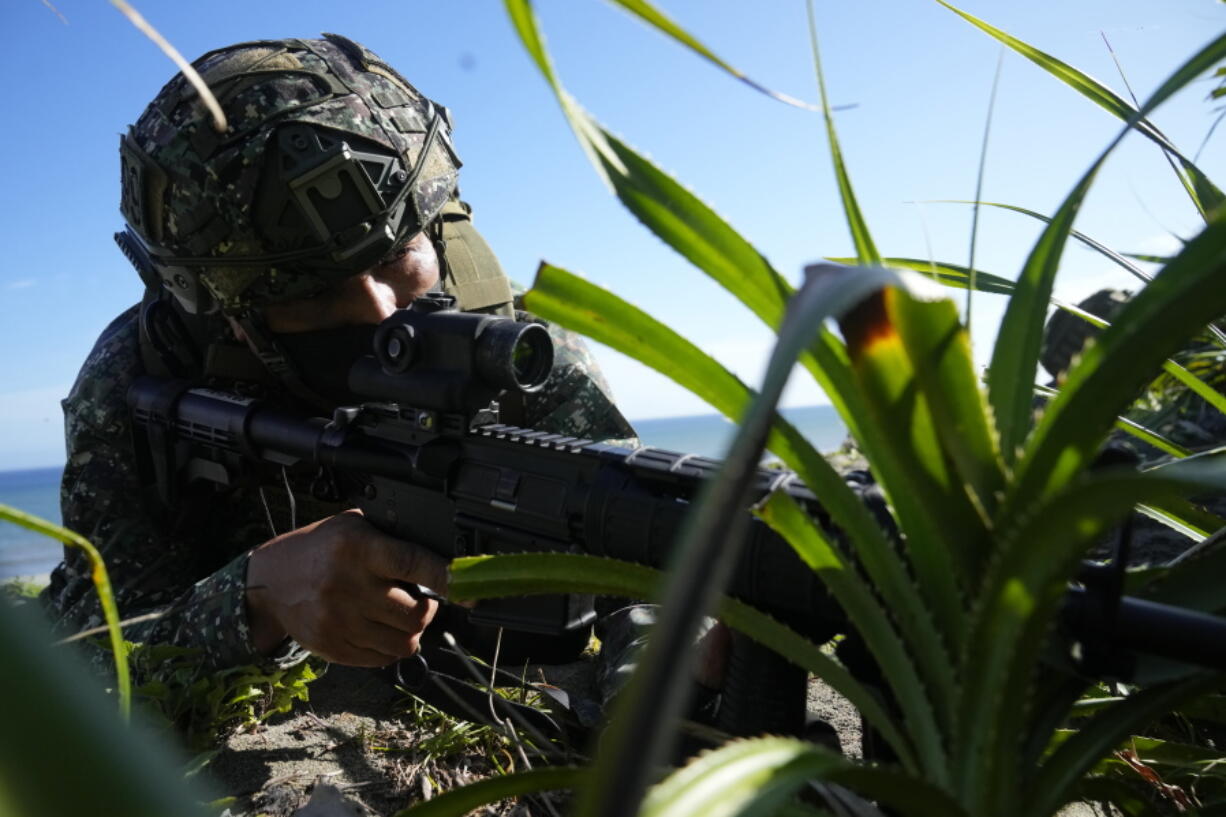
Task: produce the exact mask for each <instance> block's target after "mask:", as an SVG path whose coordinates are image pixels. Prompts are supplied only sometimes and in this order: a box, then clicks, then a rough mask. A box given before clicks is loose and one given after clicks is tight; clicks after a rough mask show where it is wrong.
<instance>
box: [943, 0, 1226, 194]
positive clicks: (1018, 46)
mask: <svg viewBox="0 0 1226 817" xmlns="http://www.w3.org/2000/svg"><path fill="white" fill-rule="evenodd" d="M936 2H938V3H940V4H941V5H942V6H945V8H947V9H949V10H950V11H952V12H954V13H955V14H957V15H958V16H959V17H961V18H963V19H964V20H966V21H967V22H969V23H970V24H971V25H973V26H975V27H976V28H978V29H980V30H981V31H984V32H986V33H987V34H989V35H991V36H992V37H995V38H996V39H997V40H999V41H1000V42H1002V43H1004V44H1005V45H1007V46H1009V47H1010V48H1012V49H1013V50H1014V51H1016V52H1017V53H1019V54H1021V55H1022V56H1023V57H1025V58H1026V59H1028V60H1030V61H1031V62H1033V63H1034V64H1035V65H1037V66H1039V67H1040V68H1042V69H1043V70H1045V71H1047V72H1048V73H1049V74H1051V75H1052V76H1054V77H1056V78H1057V79H1059V80H1060V81H1061V82H1063V83H1064V84H1066V85H1068V86H1069V87H1070V88H1072V89H1073V90H1075V91H1077V92H1078V93H1079V94H1081V95H1082V96H1084V97H1085V98H1087V99H1089V100H1090V101H1092V102H1094V103H1095V104H1097V105H1099V106H1100V107H1102V108H1104V109H1105V110H1107V111H1110V112H1111V113H1112V114H1114V115H1115V116H1116V117H1118V118H1119V119H1120V120H1122V121H1124V122H1134V121H1135V122H1136V129H1137V130H1138V131H1140V132H1141V133H1142V134H1144V135H1145V136H1147V137H1148V138H1149V139H1150V140H1151V141H1153V142H1154V143H1155V144H1157V145H1158V146H1159V147H1160V148H1162V150H1164V151H1167V152H1169V153H1170V154H1172V155H1174V156H1175V157H1176V158H1177V159H1179V162H1180V164H1181V165H1182V166H1183V169H1184V174H1181V175H1180V182H1181V183H1182V184H1183V185H1184V187H1185V188H1186V189H1187V191H1188V194H1189V196H1191V198H1192V203H1193V204H1194V205H1196V209H1197V210H1198V211H1199V212H1200V214H1201V216H1202V217H1204V218H1208V215H1209V213H1211V212H1212V211H1214V210H1216V209H1217V208H1218V207H1219V206H1220V205H1221V204H1222V203H1223V202H1226V196H1223V195H1222V191H1220V190H1218V189H1217V187H1216V186H1214V184H1213V182H1211V181H1209V179H1208V177H1207V176H1205V174H1204V173H1202V172H1201V171H1200V169H1199V168H1197V167H1196V165H1195V164H1193V163H1192V162H1191V161H1190V160H1189V159H1187V158H1186V157H1184V155H1183V154H1182V153H1180V152H1179V151H1178V150H1177V149H1176V148H1175V146H1174V145H1173V144H1171V141H1170V140H1169V139H1167V137H1166V136H1165V134H1163V133H1162V131H1160V130H1158V128H1157V127H1155V126H1154V125H1153V124H1152V123H1151V122H1149V121H1148V120H1147V119H1145V118H1144V114H1142V115H1138V113H1139V112H1138V110H1137V108H1135V107H1134V106H1133V105H1131V104H1129V103H1128V101H1127V100H1125V99H1124V98H1123V97H1121V96H1120V95H1119V94H1117V93H1115V92H1114V91H1112V90H1111V89H1110V88H1108V87H1107V86H1106V85H1103V84H1102V83H1101V82H1099V81H1098V80H1096V79H1094V78H1092V77H1090V76H1088V75H1086V74H1084V73H1082V72H1081V71H1078V70H1077V69H1076V68H1074V67H1073V66H1071V65H1068V64H1067V63H1064V62H1062V61H1061V60H1058V59H1056V58H1055V57H1053V56H1051V55H1050V54H1046V53H1044V52H1042V51H1040V50H1039V49H1037V48H1035V47H1034V46H1031V45H1028V44H1027V43H1024V42H1022V41H1021V40H1019V39H1017V38H1016V37H1012V36H1010V35H1009V34H1006V33H1005V32H1004V31H1001V30H1000V29H999V28H996V27H995V26H992V25H990V24H988V23H986V22H984V21H983V20H980V19H979V18H977V17H975V16H973V15H970V14H967V13H966V12H964V11H961V10H960V9H958V8H955V7H954V6H953V5H951V4H950V3H947V2H946V0H936ZM1185 174H1186V175H1185Z"/></svg>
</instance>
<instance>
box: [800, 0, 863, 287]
mask: <svg viewBox="0 0 1226 817" xmlns="http://www.w3.org/2000/svg"><path fill="white" fill-rule="evenodd" d="M805 8H806V9H807V11H808V17H809V43H810V48H812V50H813V68H814V71H815V72H816V74H817V89H818V91H819V92H820V93H821V102H822V118H823V119H824V120H825V123H826V139H827V140H828V142H829V145H830V158H831V160H832V161H833V163H834V175H835V178H836V179H837V180H838V184H839V197H840V198H841V199H842V201H843V214H844V215H845V216H846V218H847V227H848V229H850V230H851V239H852V243H853V244H854V245H855V247H856V258H857V259H859V263H860V265H861V266H865V267H869V266H872V267H879V266H881V254H880V253H878V252H877V247H876V245H875V244H874V243H873V238H872V236H871V235H869V231H868V223H867V222H866V221H865V220H864V214H863V213H862V212H861V211H860V204H859V202H858V201H857V200H856V194H855V191H853V190H852V187H851V177H850V176H849V175H848V174H847V166H846V164H845V163H844V161H843V150H842V148H841V147H839V137H838V135H837V134H836V133H835V130H834V114H833V113H832V112H831V110H830V99H829V97H828V96H827V95H826V77H825V74H824V73H823V72H822V58H821V51H820V49H819V48H818V45H817V21H816V19H815V18H814V14H813V0H806V3H805Z"/></svg>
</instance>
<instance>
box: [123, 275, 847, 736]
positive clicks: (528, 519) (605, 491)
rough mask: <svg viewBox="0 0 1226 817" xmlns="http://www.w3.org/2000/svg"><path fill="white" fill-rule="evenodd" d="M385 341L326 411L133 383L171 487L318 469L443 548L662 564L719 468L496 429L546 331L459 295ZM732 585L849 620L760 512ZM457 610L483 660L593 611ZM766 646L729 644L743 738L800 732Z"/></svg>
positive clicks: (395, 530) (546, 649) (766, 603)
mask: <svg viewBox="0 0 1226 817" xmlns="http://www.w3.org/2000/svg"><path fill="white" fill-rule="evenodd" d="M373 345H374V349H373V354H372V355H369V356H366V357H363V358H361V359H359V360H357V361H356V362H355V363H354V364H353V366H352V367H351V369H350V372H349V390H350V391H351V392H353V393H354V394H355V395H356V396H357V397H359V398H361V401H360V402H359V403H358V404H357V405H353V406H345V407H341V408H338V409H336V410H335V411H334V413H333V415H332V417H331V418H323V417H313V416H308V415H305V414H298V413H295V412H292V411H288V410H285V409H284V408H280V407H277V406H275V405H273V404H270V403H267V402H265V401H261V400H258V399H252V398H248V397H243V396H240V395H237V394H232V393H228V392H222V391H218V390H215V389H210V388H203V387H197V386H194V385H193V384H192V383H190V382H188V381H182V380H171V379H160V378H152V377H141V378H138V379H137V380H136V381H135V383H134V384H133V385H132V387H131V389H130V391H129V393H128V402H129V405H130V408H131V411H132V416H133V419H134V425H135V427H137V428H141V429H143V431H144V434H145V435H146V437H147V439H148V442H149V444H150V446H149V447H150V449H152V450H153V451H154V457H155V459H160V460H162V461H163V463H164V464H163V465H162V466H160V467H158V468H156V469H155V470H157V471H158V472H159V477H158V481H159V482H161V483H165V484H164V485H163V486H162V493H163V495H164V496H168V495H169V494H170V492H171V491H173V490H174V486H175V485H181V484H185V483H187V482H190V481H193V480H206V481H209V482H213V483H216V484H219V485H222V486H233V485H238V484H241V483H242V482H243V481H244V480H246V481H247V482H250V481H251V479H252V476H253V471H254V472H256V476H258V472H259V470H260V469H265V470H266V473H264V474H263V476H264V478H265V480H266V481H267V482H272V481H273V479H274V478H275V476H276V474H275V473H274V470H275V469H279V468H281V467H287V468H294V467H299V468H301V467H304V466H307V467H310V468H312V469H316V470H317V471H318V477H317V478H316V479H315V481H314V486H313V488H312V490H313V492H316V494H317V496H318V497H319V498H321V499H330V500H339V501H341V502H343V503H346V504H347V505H348V506H349V507H357V508H360V509H361V510H362V512H363V513H364V514H365V516H366V518H367V519H368V520H369V521H370V522H372V523H373V524H374V525H375V526H377V527H378V528H380V529H381V530H383V531H384V532H386V533H388V534H390V535H392V536H395V537H397V538H400V539H404V540H406V541H411V542H415V543H418V544H420V545H422V546H424V547H427V548H429V549H430V550H432V551H434V552H435V553H438V554H439V555H441V556H443V557H444V558H446V559H452V558H456V557H460V556H470V555H476V554H490V553H495V554H496V553H522V552H577V553H587V554H592V555H600V556H609V557H613V558H617V559H624V560H629V561H633V562H638V563H641V564H645V565H649V566H652V567H665V566H667V563H668V560H669V554H670V551H671V547H672V544H673V542H674V540H675V539H676V537H677V533H678V531H679V529H680V527H681V525H682V523H683V520H684V517H685V512H686V510H687V508H688V503H689V502H690V501H691V500H692V499H693V498H694V496H695V494H696V492H697V491H698V490H699V489H700V487H701V486H702V485H703V483H704V482H705V481H706V480H708V479H709V478H710V477H711V476H712V475H713V474H714V472H715V471H716V469H717V468H718V467H719V465H720V463H719V462H718V461H716V460H712V459H708V458H705V457H700V456H696V455H690V454H678V453H674V452H670V451H663V450H659V449H655V448H650V447H642V448H638V449H636V450H630V449H627V448H622V447H618V446H615V445H609V444H605V443H599V442H593V441H591V440H586V439H578V438H575V437H569V436H565V435H562V434H551V433H546V432H544V431H538V430H532V429H525V428H518V427H513V426H509V425H504V424H500V423H499V422H497V420H498V408H499V407H498V403H497V402H496V400H495V398H497V397H499V396H501V395H502V394H504V393H505V392H507V391H518V392H526V393H531V392H534V391H536V390H538V389H540V388H541V387H542V385H543V384H544V383H545V381H546V379H547V378H548V375H549V372H550V370H551V365H552V358H553V347H552V343H551V341H550V338H549V333H548V331H547V330H546V329H545V328H544V327H542V326H540V325H539V324H531V323H518V322H515V321H512V320H510V319H507V318H499V317H494V316H488V315H478V314H471V313H464V312H459V311H456V310H455V309H454V306H453V305H452V304H451V303H449V299H448V297H447V296H429V297H424V298H419V299H417V300H416V301H415V302H414V304H413V306H412V307H411V308H410V309H405V310H400V311H399V312H397V313H396V314H395V315H393V316H392V317H389V318H388V319H387V320H386V321H385V322H384V323H382V324H381V325H380V326H379V327H378V329H377V330H376V332H375V336H374V344H373ZM790 476H791V475H790V474H789V473H788V472H780V471H778V470H770V469H765V468H763V469H760V471H759V473H758V475H757V479H758V487H759V489H760V492H761V493H762V494H765V493H766V492H767V491H768V490H770V489H772V488H774V487H777V486H779V484H780V483H781V481H782V482H783V483H784V484H783V485H782V488H781V490H785V491H787V492H788V493H789V494H790V495H791V496H792V497H794V498H795V499H797V500H798V501H800V502H801V503H802V504H803V505H805V506H806V507H807V508H809V509H810V510H811V511H812V512H813V513H814V514H816V515H820V513H821V511H820V508H819V506H818V504H817V500H816V497H814V496H813V494H812V493H811V492H810V491H809V489H808V488H806V487H805V486H804V485H802V484H801V483H800V482H799V481H797V480H794V479H791V478H790ZM747 513H748V511H747ZM729 592H730V593H731V594H732V595H734V596H736V597H738V598H740V599H742V600H744V601H747V602H749V603H750V604H753V605H755V606H757V607H759V608H760V609H762V610H764V611H766V612H768V613H771V614H773V615H774V616H775V617H777V618H778V619H780V620H782V621H784V622H786V623H788V624H789V625H791V626H792V627H793V628H795V629H796V630H797V631H799V632H801V633H803V634H805V635H807V636H809V637H810V638H813V639H815V640H816V641H818V642H819V643H820V642H824V641H826V640H828V639H829V638H830V637H831V636H833V635H834V634H835V633H837V632H838V631H839V628H840V623H841V621H842V615H841V612H840V611H839V609H838V608H837V606H835V605H834V603H833V602H832V600H831V599H830V598H829V596H828V595H827V594H826V592H825V591H824V589H823V587H822V585H821V582H820V580H819V579H817V577H816V576H815V575H814V573H813V572H812V571H811V570H809V569H808V568H807V567H806V566H805V565H804V564H803V562H801V560H800V559H799V558H798V557H797V556H796V554H795V553H794V551H793V550H792V548H791V547H790V546H789V545H788V544H787V543H786V542H785V541H784V540H783V539H782V538H780V537H779V536H778V535H777V534H776V533H774V532H773V531H772V530H770V528H768V527H767V526H766V525H765V524H763V523H761V522H760V521H757V520H754V521H752V522H751V523H750V525H749V532H748V533H747V534H746V537H745V541H744V542H743V543H742V545H741V556H740V562H739V565H738V568H737V570H736V572H735V577H734V579H733V582H732V586H731V587H730V588H729ZM445 612H446V614H447V616H449V617H450V619H449V620H447V621H445V622H443V623H440V622H438V621H436V623H435V624H434V625H432V627H431V628H430V629H431V630H441V629H447V630H449V631H451V632H457V631H458V632H459V633H460V634H461V635H460V636H459V637H460V640H461V642H466V645H467V646H468V647H470V648H475V649H476V651H477V652H479V653H480V652H488V651H489V645H490V644H492V642H493V638H494V636H495V634H496V633H497V631H498V628H502V629H503V630H504V631H505V633H504V636H503V639H502V652H501V654H502V656H503V657H504V658H507V657H508V656H510V658H509V660H515V659H523V658H528V657H530V658H532V659H534V660H539V661H545V662H551V661H559V660H571V659H572V658H574V657H575V656H576V655H577V654H578V651H579V650H580V649H582V647H583V646H585V645H586V644H587V641H588V635H589V632H590V628H591V625H592V623H593V622H594V620H595V617H596V613H595V605H594V600H593V598H592V597H590V596H586V595H579V594H569V595H552V596H535V597H521V598H507V599H496V600H490V601H483V602H481V603H479V604H478V605H477V606H476V607H475V608H474V609H472V610H464V609H462V608H459V607H455V606H450V607H447V608H446V609H445ZM515 634H521V635H520V636H519V637H518V638H516V637H515ZM755 647H756V645H753V643H752V642H749V641H747V640H746V641H745V642H744V644H743V645H742V646H738V647H736V648H734V651H733V653H734V655H733V658H732V662H731V664H732V667H731V670H730V672H729V677H730V680H729V683H730V684H731V688H730V689H729V690H727V691H726V693H725V701H727V702H726V703H723V704H721V711H722V715H721V720H720V723H721V725H722V726H723V727H724V728H726V729H728V730H729V731H733V732H751V731H755V730H757V729H774V730H785V731H797V727H796V724H797V723H801V724H803V717H804V705H805V695H804V680H805V679H804V675H803V673H800V672H799V671H798V670H796V669H795V668H793V667H791V665H789V664H787V663H786V662H785V661H783V660H782V659H779V658H778V657H777V656H775V654H774V653H771V652H770V651H768V650H765V649H764V648H757V649H755ZM771 667H774V668H775V669H774V670H772V669H770V668H771ZM783 679H787V680H783ZM733 700H739V701H742V702H743V703H742V704H741V705H740V706H738V705H736V704H733V703H731V702H732V701H733ZM772 701H773V702H774V704H773V705H772V704H771V703H769V702H772Z"/></svg>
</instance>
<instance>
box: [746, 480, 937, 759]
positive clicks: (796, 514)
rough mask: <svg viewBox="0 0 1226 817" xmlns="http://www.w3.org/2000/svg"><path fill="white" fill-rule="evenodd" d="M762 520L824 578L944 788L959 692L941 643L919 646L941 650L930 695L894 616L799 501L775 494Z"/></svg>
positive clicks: (763, 510) (934, 655)
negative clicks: (945, 742) (938, 716)
mask: <svg viewBox="0 0 1226 817" xmlns="http://www.w3.org/2000/svg"><path fill="white" fill-rule="evenodd" d="M758 515H759V516H761V518H762V519H764V520H765V521H766V523H767V524H768V525H770V526H771V528H773V529H774V530H776V531H778V532H779V534H780V535H782V536H783V537H784V538H786V539H787V540H788V542H789V543H790V544H791V545H792V548H793V549H794V550H795V551H796V552H797V554H798V555H799V556H800V557H801V559H803V560H804V562H805V564H807V565H808V566H809V567H810V568H812V569H813V571H814V572H815V573H817V575H818V576H819V577H821V579H822V581H823V582H824V583H825V585H826V587H827V588H829V590H830V593H831V594H832V595H833V596H834V597H835V599H836V600H837V601H838V602H839V606H840V607H842V608H843V609H844V610H845V611H846V612H847V615H848V618H849V619H850V620H851V621H854V622H855V623H856V631H857V632H858V633H859V635H860V636H861V637H862V638H863V639H864V643H865V644H866V645H867V646H868V648H869V650H870V651H871V652H872V654H873V657H874V659H876V662H877V665H878V666H879V667H880V668H881V676H882V678H884V679H885V682H886V684H887V685H888V686H889V687H890V689H891V690H893V693H894V694H893V697H894V700H895V701H897V703H898V707H899V709H900V710H901V711H902V714H903V718H904V720H905V722H906V724H907V733H908V734H909V735H910V736H911V739H912V742H913V743H914V745H915V750H916V755H917V756H918V757H919V758H920V759H921V762H922V763H923V766H924V769H925V771H926V776H927V778H928V779H930V780H933V781H934V782H944V781H943V777H944V775H945V773H946V772H947V771H948V769H947V767H946V756H945V749H944V746H943V743H942V741H943V739H944V738H948V737H950V736H951V735H950V731H949V729H950V726H951V724H952V719H953V702H954V701H955V700H956V698H957V694H958V688H957V683H956V681H955V680H954V673H953V668H952V666H951V665H950V664H949V662H948V658H947V653H946V651H945V650H944V649H943V648H942V647H941V645H940V642H939V641H937V642H936V644H935V645H933V644H927V645H925V644H917V645H915V646H916V653H917V654H918V655H920V656H923V655H924V652H923V648H924V647H929V648H932V647H935V652H934V653H932V654H929V655H928V656H927V657H929V658H936V659H937V660H938V662H939V663H940V664H941V665H942V667H943V670H939V671H933V669H932V665H931V663H930V664H929V665H928V668H929V671H930V673H932V675H935V677H932V675H930V682H929V684H928V685H927V689H926V688H925V684H924V682H923V681H922V680H921V679H920V676H919V674H918V673H917V672H916V665H915V663H914V662H913V661H912V659H911V656H910V655H909V654H908V653H907V650H906V648H905V647H904V645H903V643H902V641H900V640H899V637H898V633H897V632H895V630H894V626H893V625H892V624H891V621H890V616H889V615H888V613H887V612H886V611H885V609H884V608H883V607H882V606H881V603H880V602H879V601H878V600H877V598H876V597H875V596H874V594H873V591H872V590H871V589H870V588H869V587H868V585H866V584H865V583H864V581H863V580H862V579H861V578H860V576H859V574H858V573H857V571H856V568H855V567H854V566H853V565H849V564H848V563H847V562H846V561H845V560H844V559H843V557H842V556H841V555H840V554H839V552H838V550H837V549H835V548H834V547H833V546H832V545H831V544H830V542H829V541H828V540H827V539H826V537H825V535H824V534H823V533H822V532H821V530H820V529H819V528H818V527H817V525H816V524H815V523H814V522H813V520H812V519H810V518H809V517H808V516H806V515H805V513H804V512H803V511H802V510H801V509H800V507H799V506H798V505H797V504H796V503H795V501H793V500H792V499H791V498H790V497H789V496H787V495H786V494H775V495H774V496H772V497H771V498H770V500H769V501H768V502H767V503H766V504H765V505H764V506H762V507H761V508H760V509H759V511H758ZM928 690H931V692H932V696H933V700H929V698H928ZM934 703H936V704H937V705H938V706H940V708H941V710H942V712H941V723H938V722H937V719H936V716H935V713H934V710H933V705H934Z"/></svg>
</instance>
